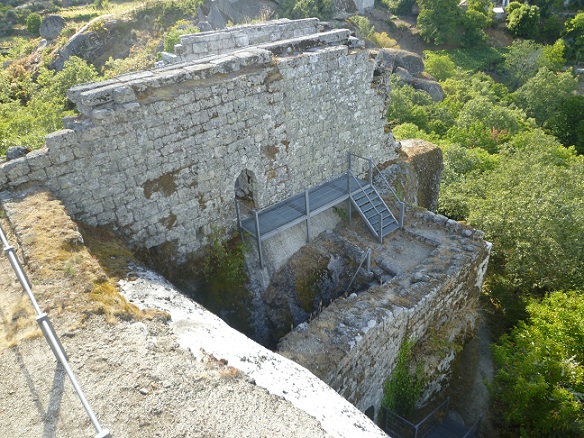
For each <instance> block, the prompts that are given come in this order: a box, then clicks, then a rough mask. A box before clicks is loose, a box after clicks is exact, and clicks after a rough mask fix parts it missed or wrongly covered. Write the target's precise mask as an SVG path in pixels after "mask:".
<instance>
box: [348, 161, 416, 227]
mask: <svg viewBox="0 0 584 438" xmlns="http://www.w3.org/2000/svg"><path fill="white" fill-rule="evenodd" d="M349 155H352V156H354V157H356V158H360V159H362V160H365V161H367V162H368V163H369V169H370V172H371V174H370V179H371V180H373V170H376V171H377V174H378V175H379V176H380V177H381V179H382V180H383V182H385V184H386V185H387V188H388V189H389V191H390V193H391V194H392V195H393V197H394V198H395V199H396V201H397V203H398V204H399V208H400V212H399V216H400V217H399V225H400V228H402V229H403V227H404V213H405V202H404V201H402V200H401V199H400V197H399V196H398V195H397V193H396V192H395V190H394V189H393V187H392V186H391V184H390V183H389V181H387V178H385V176H383V174H382V173H381V170H379V167H377V164H375V163H373V160H372V159H371V158H365V157H362V156H361V155H357V154H354V153H352V152H349ZM349 163H351V160H349ZM350 170H351V169H350V168H349V171H350Z"/></svg>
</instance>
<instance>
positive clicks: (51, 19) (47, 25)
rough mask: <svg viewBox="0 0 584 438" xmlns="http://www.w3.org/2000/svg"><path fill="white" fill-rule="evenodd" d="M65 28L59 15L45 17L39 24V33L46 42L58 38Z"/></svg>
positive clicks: (63, 21)
mask: <svg viewBox="0 0 584 438" xmlns="http://www.w3.org/2000/svg"><path fill="white" fill-rule="evenodd" d="M64 27H65V19H64V18H63V17H61V16H60V15H47V16H46V17H45V18H43V21H42V22H41V27H40V29H39V33H40V34H41V36H42V37H43V38H46V39H48V40H52V39H55V38H57V37H58V36H59V34H60V33H61V31H62V30H63V28H64Z"/></svg>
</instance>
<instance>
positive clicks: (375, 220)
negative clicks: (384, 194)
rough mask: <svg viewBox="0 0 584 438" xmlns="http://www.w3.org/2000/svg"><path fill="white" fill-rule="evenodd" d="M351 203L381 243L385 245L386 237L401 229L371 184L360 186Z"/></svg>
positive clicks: (352, 196)
mask: <svg viewBox="0 0 584 438" xmlns="http://www.w3.org/2000/svg"><path fill="white" fill-rule="evenodd" d="M353 178H354V177H353ZM351 202H352V204H353V205H354V206H355V208H357V211H358V212H359V214H360V216H361V217H362V218H363V220H364V221H365V223H366V224H367V226H368V227H369V229H370V230H371V232H372V233H373V234H374V235H375V237H377V239H379V242H380V243H383V238H384V237H385V236H387V235H388V234H389V233H391V232H392V231H395V230H397V229H398V228H400V224H399V223H398V221H397V219H396V218H395V216H394V215H393V213H392V212H391V210H390V209H389V207H388V206H387V204H386V203H385V202H384V201H383V199H382V198H381V195H380V194H379V192H378V191H377V189H375V187H373V186H372V185H371V184H367V185H366V186H362V185H360V190H359V191H358V192H357V193H355V194H352V195H351Z"/></svg>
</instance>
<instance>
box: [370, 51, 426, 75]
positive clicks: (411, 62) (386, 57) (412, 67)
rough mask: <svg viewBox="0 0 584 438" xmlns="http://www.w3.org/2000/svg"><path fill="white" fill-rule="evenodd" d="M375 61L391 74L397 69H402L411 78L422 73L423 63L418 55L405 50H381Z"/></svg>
mask: <svg viewBox="0 0 584 438" xmlns="http://www.w3.org/2000/svg"><path fill="white" fill-rule="evenodd" d="M377 59H378V63H379V64H380V65H383V66H384V67H385V68H386V69H388V70H390V71H391V72H392V73H393V72H395V70H396V69H397V68H398V67H402V68H404V69H405V70H407V71H408V72H409V73H410V74H411V75H413V76H415V75H417V74H419V73H422V72H423V71H424V61H423V60H422V58H421V57H420V55H418V54H417V53H414V52H408V51H407V50H401V49H381V50H380V51H379V54H378V56H377Z"/></svg>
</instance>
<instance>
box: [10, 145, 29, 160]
mask: <svg viewBox="0 0 584 438" xmlns="http://www.w3.org/2000/svg"><path fill="white" fill-rule="evenodd" d="M29 152H30V148H29V147H27V146H10V147H9V148H8V149H7V150H6V161H10V160H16V159H17V158H22V157H24V156H26V154H28V153H29Z"/></svg>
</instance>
